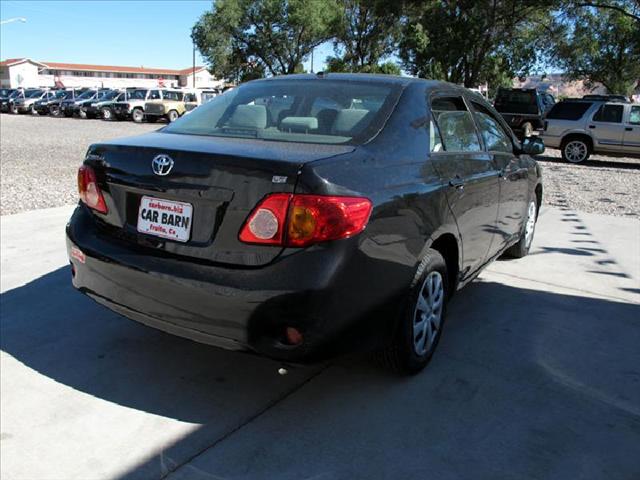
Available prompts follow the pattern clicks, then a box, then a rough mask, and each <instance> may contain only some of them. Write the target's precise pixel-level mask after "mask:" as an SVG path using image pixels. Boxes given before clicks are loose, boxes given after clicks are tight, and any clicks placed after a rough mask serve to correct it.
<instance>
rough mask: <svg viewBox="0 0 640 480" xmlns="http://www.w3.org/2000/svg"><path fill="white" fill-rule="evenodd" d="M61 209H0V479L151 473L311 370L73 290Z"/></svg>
mask: <svg viewBox="0 0 640 480" xmlns="http://www.w3.org/2000/svg"><path fill="white" fill-rule="evenodd" d="M71 210H72V209H70V208H66V207H63V208H59V209H51V210H39V211H32V212H28V213H24V214H18V215H12V216H3V217H1V222H2V224H1V232H2V239H1V244H2V290H3V293H2V295H1V297H0V302H1V310H2V318H1V330H2V336H1V339H0V340H1V342H0V343H1V347H2V352H1V353H0V371H1V372H2V375H1V378H0V389H1V391H2V395H1V398H0V425H1V429H2V433H1V440H0V441H1V446H2V455H0V477H1V478H3V479H34V478H37V479H104V478H117V477H119V476H121V475H124V474H126V473H127V472H129V471H132V470H135V473H131V474H129V477H130V478H160V477H161V476H162V475H163V474H165V473H166V472H167V471H169V470H171V469H173V468H175V466H176V465H180V464H182V463H184V462H185V461H187V460H188V459H189V458H190V457H191V456H192V455H195V454H197V453H198V452H199V451H200V450H201V449H203V448H206V447H207V446H209V445H210V442H211V439H215V438H221V437H224V436H225V435H227V434H228V433H229V432H231V431H233V430H234V429H236V428H238V427H239V426H240V425H242V424H244V423H245V422H247V421H248V420H249V419H251V418H252V417H253V416H254V415H256V414H258V413H260V412H261V411H262V410H264V409H265V408H268V407H269V406H270V405H271V404H272V403H274V402H276V401H277V400H279V399H281V398H282V397H283V396H286V395H287V394H288V393H289V392H290V391H292V390H293V389H295V388H296V387H297V386H298V385H300V384H301V383H303V382H304V381H305V380H306V378H307V377H308V376H309V375H311V374H312V373H313V372H314V370H313V369H309V370H296V371H294V372H291V373H290V374H289V375H287V376H286V377H281V376H279V375H278V374H277V368H278V367H279V364H277V363H274V362H271V361H265V360H264V359H261V358H257V357H252V356H249V355H246V354H241V353H230V352H224V351H221V350H217V349H213V348H210V347H207V346H204V345H199V344H196V343H193V342H190V341H188V340H183V339H179V338H176V337H172V336H170V335H166V334H164V333H161V332H158V331H155V330H152V329H149V328H146V327H143V326H141V325H138V324H136V323H134V322H131V321H129V320H127V319H125V318H122V317H120V316H118V315H116V314H113V313H111V312H110V311H109V310H107V309H105V308H103V307H101V306H98V305H97V304H95V303H94V302H92V301H91V300H89V299H88V298H86V297H84V296H83V295H81V294H80V293H78V292H76V291H75V290H74V289H73V288H72V287H71V281H70V270H69V267H68V260H67V258H66V253H65V248H64V226H65V224H66V221H67V219H68V218H69V216H70V214H71ZM185 438H187V439H188V440H186V441H185ZM141 464H142V465H144V466H143V467H141V468H140V467H139V466H140V465H141Z"/></svg>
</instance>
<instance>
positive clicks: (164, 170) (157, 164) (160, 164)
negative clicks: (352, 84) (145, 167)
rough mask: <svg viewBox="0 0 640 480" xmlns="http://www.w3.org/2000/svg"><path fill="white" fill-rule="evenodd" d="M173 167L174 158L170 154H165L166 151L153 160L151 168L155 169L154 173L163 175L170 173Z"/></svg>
mask: <svg viewBox="0 0 640 480" xmlns="http://www.w3.org/2000/svg"><path fill="white" fill-rule="evenodd" d="M172 168H173V158H171V157H170V156H169V155H165V154H164V153H163V154H161V155H158V156H157V157H155V158H154V159H153V160H151V169H152V170H153V173H155V174H156V175H160V176H161V177H164V176H165V175H169V172H171V169H172Z"/></svg>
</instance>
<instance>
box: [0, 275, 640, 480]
mask: <svg viewBox="0 0 640 480" xmlns="http://www.w3.org/2000/svg"><path fill="white" fill-rule="evenodd" d="M69 277H70V272H69V268H67V267H64V268H60V269H58V270H55V271H53V272H51V273H49V274H47V275H44V276H43V277H41V278H38V279H36V280H34V281H32V282H30V283H28V284H26V285H24V286H21V287H18V288H15V289H13V290H10V291H8V292H5V293H4V294H2V295H1V297H0V299H1V303H2V318H1V320H0V326H1V329H2V336H1V338H0V346H1V348H2V350H3V351H4V352H6V353H8V354H9V355H11V356H12V357H14V358H15V359H17V360H18V361H19V362H21V363H22V364H24V365H26V366H27V367H28V368H30V369H33V370H35V371H36V372H38V373H39V374H41V375H43V376H46V377H48V378H50V379H52V380H54V381H56V382H58V383H60V384H63V385H66V386H68V387H70V388H72V389H75V390H77V391H80V392H84V393H86V394H89V395H91V396H93V397H96V398H99V399H102V400H104V401H107V402H112V403H115V404H118V405H122V406H125V407H128V408H131V409H136V410H139V411H144V412H148V413H151V414H154V415H159V416H162V417H168V418H173V419H177V420H180V421H184V422H190V423H196V424H201V426H199V427H198V428H196V429H195V430H194V431H193V432H191V433H189V434H187V435H186V436H185V437H183V438H182V439H180V440H178V441H177V442H176V443H175V444H173V445H169V446H167V447H166V448H165V449H164V450H162V451H161V452H159V453H158V452H157V451H154V452H150V456H149V457H148V459H147V460H145V461H143V462H142V463H141V464H139V465H137V466H135V467H133V468H131V469H130V470H129V471H128V472H126V473H125V474H123V475H122V478H164V476H165V475H166V474H167V473H168V472H170V471H173V470H174V469H177V468H179V467H180V466H181V465H183V464H184V463H186V462H188V461H189V460H190V459H192V458H193V457H195V456H197V455H198V454H199V453H202V452H207V451H208V452H209V453H211V452H212V450H208V448H209V447H210V446H211V445H213V444H216V448H215V449H214V450H215V453H216V454H213V455H203V456H202V462H203V463H198V462H197V461H196V462H194V466H193V467H189V470H188V473H187V475H186V477H184V478H196V479H199V478H202V479H204V478H220V477H219V476H223V477H225V476H233V477H236V476H238V475H246V471H245V468H246V466H247V464H246V461H247V458H251V457H253V456H260V458H261V462H259V463H257V464H252V465H253V467H252V468H254V470H253V471H251V472H250V473H251V475H249V476H251V477H252V478H274V477H282V476H283V475H281V474H284V473H287V474H288V475H284V476H288V477H289V478H300V477H302V476H313V475H314V474H316V473H319V472H325V471H327V470H329V471H332V472H334V473H338V476H339V477H340V478H350V477H353V476H359V474H358V472H360V473H362V471H363V470H359V468H364V471H368V472H371V475H369V476H372V475H373V476H376V475H374V473H375V471H376V469H379V471H380V472H381V474H382V475H381V476H380V477H379V478H383V477H385V476H386V477H388V478H398V477H403V478H404V477H405V476H404V475H402V474H401V473H402V472H404V473H409V470H406V469H412V468H417V470H411V472H413V476H414V477H416V474H418V477H421V478H424V475H426V474H427V473H428V474H429V475H435V476H436V477H437V476H438V474H441V475H445V474H446V475H445V476H448V477H451V476H452V475H453V476H454V477H455V476H456V474H457V475H459V476H464V474H465V472H466V473H468V470H466V469H467V468H468V466H469V465H468V464H467V462H465V461H463V462H460V463H459V464H457V463H456V462H454V458H453V457H451V455H452V453H451V452H459V451H461V449H464V450H465V457H466V458H476V459H478V458H483V459H485V460H483V461H482V462H481V464H480V465H479V468H480V470H474V471H476V473H477V474H478V476H480V477H483V476H485V477H486V476H494V477H495V476H498V477H500V476H502V475H501V473H505V475H506V470H505V471H500V470H495V468H496V466H495V464H493V465H492V464H491V463H490V461H491V459H498V458H509V459H511V462H512V463H511V466H510V467H508V468H509V469H511V470H509V475H514V478H523V477H528V476H531V475H533V476H534V477H535V476H536V475H535V472H540V471H544V466H546V465H553V464H554V462H556V461H557V459H558V458H559V457H562V458H564V460H563V461H564V464H565V465H568V468H569V467H575V469H577V468H578V465H577V463H579V462H580V461H581V459H582V458H583V457H585V456H586V457H589V456H594V455H595V456H600V457H601V458H600V457H599V458H600V461H599V463H598V464H597V465H596V466H595V467H594V470H593V472H594V477H597V476H598V473H603V472H607V473H608V474H610V475H611V476H612V478H613V477H616V478H622V477H625V476H626V474H628V473H629V472H630V471H631V470H630V468H631V467H632V460H631V459H632V458H634V456H633V453H632V450H633V449H634V448H635V446H637V444H638V442H639V441H640V430H638V429H635V430H633V429H631V427H629V424H630V422H631V423H633V421H637V420H633V421H632V420H630V418H631V417H633V416H634V415H638V410H639V409H638V408H637V405H638V404H640V392H638V389H637V388H636V387H635V384H634V383H633V382H629V378H632V377H633V378H639V377H640V371H639V370H638V365H640V356H639V351H638V349H637V344H638V342H639V341H640V323H639V322H638V318H640V307H638V305H632V304H625V303H616V302H611V301H607V300H602V299H593V298H585V297H577V296H570V295H561V294H555V293H550V292H544V291H536V290H527V289H522V288H517V287H512V286H509V285H505V284H501V283H495V282H485V281H477V282H474V283H473V284H471V285H470V286H469V287H467V288H466V289H464V290H462V291H461V292H459V293H458V295H456V297H455V298H454V301H453V302H452V303H451V305H450V312H449V317H448V318H449V319H448V324H447V331H446V332H445V335H444V336H443V339H442V342H441V345H440V347H439V351H438V352H437V354H436V356H435V357H434V360H433V364H432V365H431V367H430V368H429V369H428V370H427V371H426V372H424V373H423V374H421V375H419V376H416V377H411V378H407V377H398V376H395V375H391V374H389V373H385V372H383V371H380V370H378V369H377V368H374V367H373V366H371V365H370V364H369V363H368V362H365V361H363V360H362V359H359V358H357V359H349V360H345V359H340V360H338V361H336V362H335V363H334V365H333V366H331V367H330V368H329V369H328V370H324V369H323V368H322V367H320V368H318V367H309V368H301V369H300V370H297V369H296V370H295V371H293V372H292V374H291V375H290V376H288V377H285V379H284V380H283V378H282V377H279V376H278V375H276V374H275V370H276V367H277V366H278V364H277V363H275V362H271V361H269V360H266V359H262V358H257V357H254V356H251V355H247V354H242V353H234V352H226V351H222V350H218V349H215V348H212V347H209V346H206V345H200V344H197V343H194V342H191V341H188V340H184V339H181V338H177V337H174V336H171V335H167V334H164V333H162V332H158V331H156V330H153V329H150V328H147V327H143V326H141V325H138V324H136V323H134V322H130V321H129V320H126V319H124V318H122V317H120V316H118V315H115V314H113V313H111V312H110V311H108V310H107V309H105V308H103V307H100V306H98V305H97V304H95V303H93V302H92V301H91V300H89V299H88V298H86V297H84V296H82V295H80V294H79V293H77V292H76V291H75V290H74V289H73V288H72V287H71V285H70V278H69ZM603 319H606V322H603V321H602V320H603ZM622 366H624V368H622ZM625 372H626V373H625ZM629 372H632V377H630V376H629V375H631V374H629ZM309 379H312V380H311V381H309ZM307 382H308V383H307ZM303 384H304V385H305V388H303V389H301V390H298V391H297V393H296V395H294V396H291V397H288V396H289V395H290V394H291V392H293V391H296V390H297V389H298V387H299V386H300V385H303ZM265 391H269V392H272V393H273V395H272V396H271V397H272V398H268V399H265ZM176 398H179V401H176ZM285 398H287V401H286V402H280V400H282V399H285ZM265 405H266V406H265ZM273 405H276V407H275V408H274V409H272V410H273V413H271V411H270V414H269V415H264V421H265V422H267V424H266V425H264V424H260V425H261V427H256V428H257V430H256V429H255V428H253V426H254V425H255V424H258V423H259V422H260V421H261V420H262V419H263V417H261V414H262V413H263V412H265V411H267V409H268V408H269V407H270V406H273ZM365 405H366V407H365ZM400 405H401V406H402V408H398V407H399V406H400ZM634 405H635V406H634ZM576 409H577V410H576ZM580 409H582V411H583V414H580V413H579V412H580V411H581V410H580ZM231 410H233V411H234V412H237V411H238V410H241V412H240V414H239V415H237V416H236V418H235V419H234V418H230V417H231V414H230V413H229V412H230V411H231ZM308 412H313V414H311V415H310V414H309V413H308ZM505 412H507V414H506V416H505ZM469 416H470V417H469ZM256 417H258V418H259V420H257V421H256V422H254V423H251V420H252V419H254V418H256ZM470 418H473V419H474V420H473V422H470V421H469V419H470ZM542 421H544V425H545V427H544V428H543V429H542V430H540V432H538V433H536V438H535V444H533V445H529V447H527V448H533V449H534V451H535V452H534V454H533V455H534V456H535V455H537V457H536V458H537V460H536V462H538V464H537V465H536V466H535V468H534V469H533V470H531V468H532V467H531V457H530V455H529V453H528V452H527V448H525V447H523V444H522V442H523V441H525V440H523V438H529V440H528V441H529V442H530V441H531V438H530V435H531V429H535V428H537V427H536V425H538V424H539V422H542ZM269 422H272V423H273V422H276V423H277V427H276V426H274V425H273V424H272V423H269ZM416 422H417V424H416ZM612 423H615V426H614V427H611V426H607V425H610V424H612ZM417 425H418V426H419V428H417V429H416V426H417ZM242 426H244V428H240V427H242ZM496 427H498V428H496ZM87 428H90V425H88V426H87ZM567 429H568V431H567ZM598 429H602V435H601V438H599V439H598V441H597V442H590V441H589V440H588V439H589V438H593V436H594V435H595V434H596V433H597V431H598ZM245 431H246V432H247V433H244V432H245ZM274 431H278V434H277V438H278V442H274V438H273V437H272V435H273V432H274ZM234 432H235V433H234ZM355 432H363V433H364V432H368V433H367V434H366V435H363V434H356V433H355ZM394 432H395V433H394ZM401 432H403V434H405V435H408V437H407V438H403V440H402V441H401V442H400V441H391V442H390V441H389V439H390V438H395V437H394V435H400V433H401ZM571 432H583V433H584V435H583V436H582V437H575V436H573V434H572V433H571ZM232 433H233V435H232ZM35 434H37V433H35ZM235 435H238V436H239V437H240V441H241V443H242V442H244V444H245V446H243V448H240V449H235V448H234V446H237V442H232V441H229V440H230V439H231V438H235ZM389 435H391V437H390V436H389ZM424 435H428V437H429V439H430V440H429V442H428V443H426V444H425V443H424ZM336 438H340V439H341V440H340V441H339V442H336V441H335V439H336ZM581 438H582V440H581ZM474 439H476V440H478V441H475V440H474ZM480 439H482V440H481V441H480ZM569 440H570V441H569ZM310 444H314V445H317V446H318V448H317V449H316V448H308V446H309V445H310ZM603 445H608V446H609V447H611V446H615V448H612V449H611V448H609V449H607V448H603ZM371 449H373V450H371ZM387 449H388V451H387ZM443 449H444V450H443ZM218 450H219V451H220V454H217V452H218ZM607 450H615V452H609V453H608V454H607V455H606V456H605V455H604V454H603V452H604V451H607ZM371 451H386V453H385V455H383V456H380V457H377V458H372V457H371V455H370V453H367V452H371ZM447 451H448V452H450V453H449V454H447V455H444V456H443V452H447ZM318 452H323V454H321V455H318ZM292 457H295V458H296V461H295V462H290V461H289V459H290V458H292ZM388 458H396V459H397V462H392V463H391V464H390V463H388V462H386V461H385V459H388ZM403 458H412V459H416V458H421V461H420V462H419V464H418V465H417V466H416V464H414V463H412V462H410V463H409V464H407V465H406V466H404V467H403V465H402V459H403ZM80 460H81V459H78V461H80ZM365 460H366V462H368V463H367V464H366V465H361V464H363V463H365V462H364V461H365ZM207 462H209V463H207ZM327 462H328V463H327ZM341 462H344V463H341ZM398 462H400V463H398ZM283 465H285V467H284V468H285V470H286V472H285V471H283V470H279V469H281V468H283ZM392 467H393V469H394V470H390V469H391V468H392ZM538 467H540V468H542V469H543V470H539V469H538ZM191 468H193V470H191ZM505 468H507V467H506V466H505ZM575 469H574V470H573V471H577V470H575ZM532 471H533V472H534V473H533V474H532V473H531V472H532ZM567 471H571V468H570V469H569V470H567ZM385 472H386V474H385ZM395 473H398V475H397V476H396V475H395ZM422 474H424V475H422ZM365 476H367V475H365ZM410 476H412V475H409V476H407V477H406V478H409V477H410ZM507 476H508V475H507ZM225 478H226V477H225Z"/></svg>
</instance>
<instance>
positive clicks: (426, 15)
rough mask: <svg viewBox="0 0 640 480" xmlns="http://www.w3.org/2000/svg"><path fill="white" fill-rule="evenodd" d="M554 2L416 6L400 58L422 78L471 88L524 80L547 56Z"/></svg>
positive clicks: (439, 0)
mask: <svg viewBox="0 0 640 480" xmlns="http://www.w3.org/2000/svg"><path fill="white" fill-rule="evenodd" d="M556 4H557V2H555V1H552V0H540V1H535V2H534V1H531V0H420V1H417V0H416V1H413V2H410V3H409V5H408V8H407V11H406V15H405V20H404V22H403V24H404V25H403V37H402V40H401V41H400V58H401V59H402V63H403V67H404V69H405V70H406V71H408V72H409V73H411V74H413V75H417V76H420V77H428V78H434V79H440V80H446V81H449V82H452V83H458V84H464V85H465V86H466V87H475V86H477V85H479V84H483V83H485V82H489V83H490V85H491V84H494V85H495V84H496V83H503V82H504V79H505V76H507V77H509V78H512V77H514V76H516V75H519V76H521V75H525V74H527V73H528V72H529V71H530V70H531V69H532V68H533V67H534V66H536V65H537V64H538V62H539V61H540V60H541V57H542V52H544V51H546V50H545V49H546V47H547V44H546V42H548V41H549V39H550V35H549V33H550V32H548V31H547V30H549V29H550V25H551V24H552V18H553V17H552V15H551V11H550V8H551V7H553V6H555V5H556Z"/></svg>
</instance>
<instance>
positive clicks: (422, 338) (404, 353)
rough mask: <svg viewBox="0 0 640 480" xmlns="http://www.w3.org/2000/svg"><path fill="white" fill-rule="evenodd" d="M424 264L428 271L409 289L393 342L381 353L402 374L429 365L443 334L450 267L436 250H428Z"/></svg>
mask: <svg viewBox="0 0 640 480" xmlns="http://www.w3.org/2000/svg"><path fill="white" fill-rule="evenodd" d="M422 265H423V266H424V273H423V275H422V277H421V279H420V281H419V282H418V283H417V284H416V286H415V287H414V288H413V289H412V290H411V291H410V292H409V295H408V298H407V302H406V306H405V309H404V312H403V313H402V314H401V317H400V318H399V320H398V325H397V329H396V332H395V335H394V338H393V340H392V343H391V344H390V345H389V346H388V347H386V348H384V349H383V350H382V351H381V352H380V353H379V358H380V360H381V361H382V363H383V364H384V365H385V366H386V367H388V368H390V369H392V370H394V371H396V372H398V373H404V374H414V373H418V372H419V371H420V370H422V369H423V368H424V367H426V366H427V364H428V363H429V361H430V360H431V357H432V356H433V352H434V351H435V349H436V347H437V346H438V342H439V341H440V335H441V334H442V327H443V325H444V315H445V310H446V301H447V299H448V298H449V291H448V289H449V285H450V284H449V279H448V275H447V266H446V263H445V261H444V258H442V255H440V253H438V252H437V251H435V250H429V251H428V252H427V254H426V256H425V258H424V260H423V263H422Z"/></svg>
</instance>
